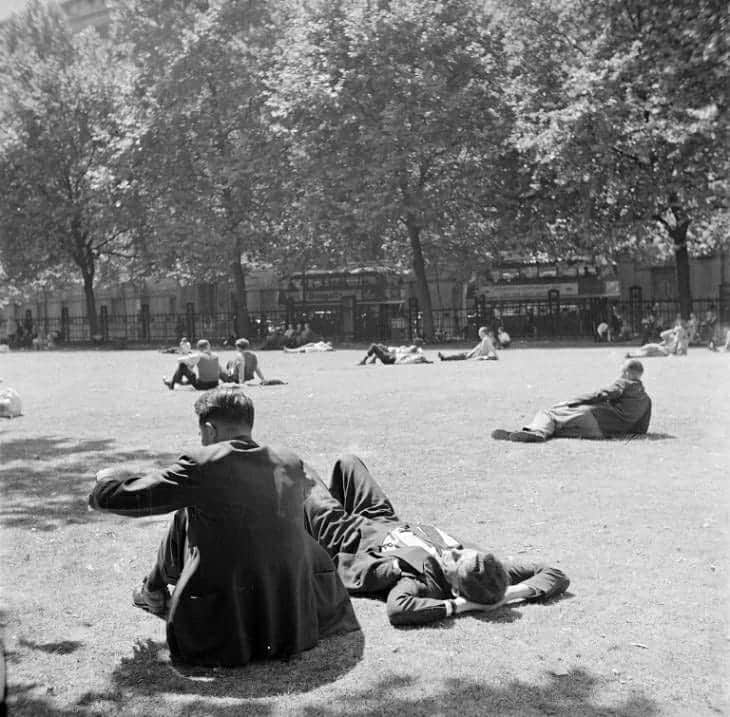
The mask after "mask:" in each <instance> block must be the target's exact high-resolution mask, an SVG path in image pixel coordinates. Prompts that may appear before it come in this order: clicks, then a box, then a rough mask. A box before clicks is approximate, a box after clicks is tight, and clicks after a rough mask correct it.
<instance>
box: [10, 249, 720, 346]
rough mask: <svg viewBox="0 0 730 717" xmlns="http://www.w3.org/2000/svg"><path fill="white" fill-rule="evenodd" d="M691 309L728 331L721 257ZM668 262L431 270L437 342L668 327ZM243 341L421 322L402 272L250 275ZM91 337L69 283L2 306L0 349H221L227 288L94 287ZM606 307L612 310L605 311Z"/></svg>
mask: <svg viewBox="0 0 730 717" xmlns="http://www.w3.org/2000/svg"><path fill="white" fill-rule="evenodd" d="M691 271H692V286H693V310H694V312H695V313H697V315H698V316H699V315H700V314H701V313H703V312H705V311H706V310H708V309H709V307H710V306H714V308H715V311H716V312H717V314H718V317H719V320H720V322H721V323H730V284H729V283H728V276H729V272H730V261H729V260H728V257H727V256H726V255H725V254H722V253H718V254H717V255H715V256H712V257H705V258H697V259H693V260H692V263H691ZM674 276H675V275H674V268H673V266H672V265H666V266H665V265H655V266H648V265H642V264H639V263H637V262H635V261H628V260H626V261H619V262H618V263H616V264H613V263H610V262H608V261H606V260H603V259H601V260H598V261H592V260H588V259H587V258H585V257H578V258H576V259H574V260H572V261H566V262H550V261H530V260H525V259H520V258H519V257H515V256H509V255H505V256H503V258H502V260H501V261H499V262H498V263H495V264H494V265H493V266H492V267H491V268H490V269H488V270H485V271H477V272H466V271H465V270H464V269H463V268H462V267H459V266H457V265H448V266H447V265H444V266H441V267H431V269H430V271H429V285H430V288H431V293H432V297H433V304H434V323H435V326H436V335H435V339H436V340H437V341H441V342H449V341H472V340H474V339H475V337H476V333H477V330H478V327H479V326H481V325H485V324H486V325H490V326H492V327H493V328H494V329H495V330H496V329H497V328H498V327H499V326H500V325H501V326H503V327H504V328H505V329H506V330H507V332H508V333H510V334H511V335H512V337H513V338H526V339H551V338H558V339H559V338H581V337H585V338H591V337H594V336H595V332H596V327H597V325H598V324H599V323H601V322H604V321H608V320H609V319H610V317H611V315H612V313H617V314H618V315H620V316H621V319H622V321H623V323H624V325H625V332H626V337H627V338H628V337H630V336H632V337H633V336H639V335H640V334H641V330H642V321H643V320H644V318H645V316H646V315H647V314H648V313H650V312H653V313H654V314H655V315H656V320H657V323H658V325H660V326H671V325H672V323H673V322H674V319H675V317H676V314H677V311H678V302H677V299H676V296H677V294H676V280H675V278H674ZM247 286H248V297H247V298H248V307H249V313H250V325H251V330H250V336H249V338H250V339H251V340H252V341H253V342H254V345H255V344H256V342H260V343H263V342H264V341H265V339H266V336H267V334H268V333H269V332H271V331H273V330H275V329H276V328H278V327H286V326H287V325H288V324H293V325H295V326H296V324H299V323H304V322H308V323H309V324H310V326H311V328H312V329H313V330H314V331H315V332H316V333H317V334H319V335H321V336H323V337H325V338H328V339H333V340H336V341H371V340H382V341H387V342H393V343H398V342H402V341H410V340H411V339H412V338H414V337H415V336H417V335H419V334H420V331H421V322H422V315H421V311H420V307H419V306H418V301H417V299H416V291H415V287H414V282H413V277H412V275H411V274H410V272H406V271H401V270H398V269H397V268H395V267H392V266H389V265H385V264H382V263H381V264H362V265H355V266H340V267H334V268H329V269H318V268H312V269H309V270H306V271H299V272H292V273H289V274H286V275H280V274H277V273H276V271H275V270H274V269H273V268H271V267H258V268H256V269H252V270H250V271H249V273H248V274H247ZM97 297H98V307H99V317H98V318H99V332H98V334H96V335H95V336H90V335H89V330H88V321H87V319H86V316H85V305H84V298H83V292H82V291H81V288H80V287H78V286H70V287H68V288H66V289H56V290H47V291H42V292H37V293H36V294H35V295H33V296H30V297H28V299H27V300H25V301H18V302H17V303H14V304H10V305H7V306H5V307H4V308H2V309H0V342H9V343H11V344H12V345H17V346H23V345H25V346H30V345H32V340H33V338H34V337H35V338H39V337H40V339H41V342H45V339H46V338H47V337H48V336H49V335H52V336H53V339H54V343H57V344H77V343H88V342H94V343H100V344H112V345H114V344H116V345H135V344H136V345H152V346H162V345H167V344H173V343H175V342H177V341H178V340H179V338H180V337H181V336H187V337H188V338H189V339H196V338H199V337H206V338H210V339H212V340H214V341H217V342H223V341H225V340H227V339H229V338H232V337H233V333H234V331H233V325H234V314H233V309H232V307H233V305H234V302H233V299H232V295H231V288H230V287H229V285H228V284H227V282H226V281H225V280H224V281H221V282H219V283H211V282H207V283H199V284H195V285H188V286H181V285H179V284H177V283H176V282H175V281H173V280H164V281H144V282H135V283H132V282H127V283H120V284H118V285H116V286H106V287H105V286H100V287H98V289H97ZM614 309H615V311H614Z"/></svg>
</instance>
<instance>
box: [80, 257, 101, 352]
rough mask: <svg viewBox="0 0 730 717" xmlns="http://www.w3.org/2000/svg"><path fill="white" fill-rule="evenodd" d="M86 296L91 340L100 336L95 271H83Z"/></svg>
mask: <svg viewBox="0 0 730 717" xmlns="http://www.w3.org/2000/svg"><path fill="white" fill-rule="evenodd" d="M81 275H82V276H83V278H84V296H85V298H86V319H87V321H88V322H89V338H90V339H93V338H94V336H97V335H98V334H99V317H98V316H97V315H96V296H95V295H94V270H93V269H82V270H81Z"/></svg>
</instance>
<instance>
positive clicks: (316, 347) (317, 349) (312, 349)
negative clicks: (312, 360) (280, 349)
mask: <svg viewBox="0 0 730 717" xmlns="http://www.w3.org/2000/svg"><path fill="white" fill-rule="evenodd" d="M305 326H306V324H305ZM334 350H335V349H334V347H333V346H332V344H331V343H330V342H329V341H314V342H310V343H308V344H304V345H303V346H298V347H297V348H295V349H288V348H287V347H286V346H284V351H285V352H286V353H288V354H311V353H321V352H323V351H334Z"/></svg>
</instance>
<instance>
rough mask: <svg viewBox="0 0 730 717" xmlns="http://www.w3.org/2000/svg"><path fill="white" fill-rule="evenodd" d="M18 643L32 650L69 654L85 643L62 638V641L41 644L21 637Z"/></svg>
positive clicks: (53, 653)
mask: <svg viewBox="0 0 730 717" xmlns="http://www.w3.org/2000/svg"><path fill="white" fill-rule="evenodd" d="M18 644H19V645H22V646H23V647H28V648H30V649H31V650H39V651H40V652H47V653H49V654H52V655H68V654H70V653H72V652H76V650H78V649H79V648H80V647H81V646H82V645H83V644H84V643H83V642H79V641H78V640H61V641H60V642H44V643H43V644H39V643H37V642H33V641H32V640H26V639H25V638H23V637H21V638H20V640H18Z"/></svg>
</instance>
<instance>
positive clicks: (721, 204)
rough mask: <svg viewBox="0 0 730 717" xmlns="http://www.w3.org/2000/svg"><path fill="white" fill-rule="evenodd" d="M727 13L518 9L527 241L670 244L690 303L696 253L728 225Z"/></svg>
mask: <svg viewBox="0 0 730 717" xmlns="http://www.w3.org/2000/svg"><path fill="white" fill-rule="evenodd" d="M725 10H726V8H724V7H723V6H722V4H721V3H717V2H714V1H713V0H704V1H703V2H700V3H696V2H689V0H680V1H679V2H672V3H653V4H649V5H646V4H645V3H640V2H618V1H617V0H601V1H600V2H587V1H586V0H553V1H552V2H549V3H542V2H535V1H533V0H517V1H516V2H515V3H513V4H512V6H511V7H510V9H509V10H508V11H506V12H505V24H506V25H507V26H508V27H509V28H510V31H509V32H510V42H509V47H510V50H511V58H512V60H511V67H512V82H511V95H512V101H513V104H514V108H515V114H516V115H517V117H518V118H519V120H518V123H517V129H516V132H515V146H516V147H517V148H518V149H519V150H520V151H521V152H522V153H523V156H524V157H525V166H526V167H527V168H529V169H528V172H529V180H530V184H529V187H530V191H528V192H527V194H526V195H525V198H524V199H525V201H524V202H523V206H522V212H521V222H520V224H519V226H520V229H521V230H522V232H523V233H524V234H525V235H527V234H529V233H530V232H532V233H536V234H537V235H539V236H538V239H539V240H541V241H542V242H543V243H544V244H545V245H546V246H552V247H556V246H557V247H560V248H563V247H564V246H565V244H566V242H567V243H568V244H569V245H578V246H580V245H581V244H582V245H585V244H586V243H588V244H589V245H592V246H595V245H596V244H597V245H598V246H599V247H600V248H601V249H603V250H609V251H614V252H615V251H620V250H622V249H635V248H637V247H639V246H641V245H642V244H645V243H652V242H657V241H661V240H662V237H668V238H669V239H670V240H671V242H672V245H673V248H674V251H675V252H676V253H677V256H678V271H679V279H680V294H682V293H684V294H685V300H687V299H688V294H689V286H688V283H687V284H686V285H685V286H683V281H682V279H683V278H684V279H686V281H687V282H688V276H689V273H688V269H687V266H686V262H687V259H686V252H687V241H688V240H689V241H691V242H693V243H694V248H695V249H696V250H697V251H700V252H701V251H703V250H707V249H708V247H710V246H712V245H713V244H714V243H715V242H717V241H718V239H721V238H722V237H721V227H722V225H723V224H726V223H727V211H728V205H727V190H728V180H727V176H728V153H727V146H728V145H727V140H728V123H727V76H728V71H729V70H730V59H729V55H728V47H727V37H728V30H729V29H730V28H728V20H727V14H726V12H725ZM690 227H691V229H690ZM688 230H689V231H688ZM725 236H727V235H725ZM680 255H681V259H680ZM683 274H684V276H683ZM685 303H686V301H685Z"/></svg>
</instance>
